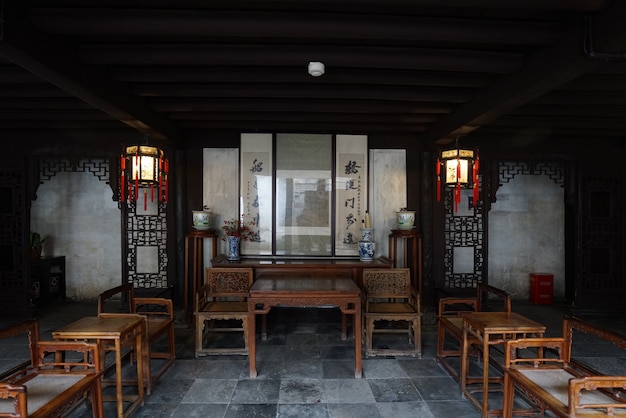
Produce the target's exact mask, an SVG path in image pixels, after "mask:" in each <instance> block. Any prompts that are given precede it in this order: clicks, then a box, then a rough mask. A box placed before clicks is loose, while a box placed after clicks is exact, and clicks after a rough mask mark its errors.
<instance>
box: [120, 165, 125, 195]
mask: <svg viewBox="0 0 626 418" xmlns="http://www.w3.org/2000/svg"><path fill="white" fill-rule="evenodd" d="M124 189H126V183H125V182H124V172H123V171H122V172H121V173H120V202H123V201H124Z"/></svg>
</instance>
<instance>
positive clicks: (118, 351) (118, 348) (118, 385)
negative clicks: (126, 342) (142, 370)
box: [115, 338, 143, 418]
mask: <svg viewBox="0 0 626 418" xmlns="http://www.w3.org/2000/svg"><path fill="white" fill-rule="evenodd" d="M142 384H143V382H141V381H139V386H141V385H142ZM115 400H116V401H117V416H118V418H124V399H123V397H122V343H121V341H120V339H119V338H116V339H115Z"/></svg>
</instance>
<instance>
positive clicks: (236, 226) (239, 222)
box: [222, 217, 255, 241]
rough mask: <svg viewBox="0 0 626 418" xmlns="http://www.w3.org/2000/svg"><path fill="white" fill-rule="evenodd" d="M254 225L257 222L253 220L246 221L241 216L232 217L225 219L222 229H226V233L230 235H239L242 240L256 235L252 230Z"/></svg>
mask: <svg viewBox="0 0 626 418" xmlns="http://www.w3.org/2000/svg"><path fill="white" fill-rule="evenodd" d="M242 218H243V217H242ZM254 225H255V223H254V222H252V221H251V222H244V221H243V219H241V218H240V219H237V218H232V219H229V220H227V221H224V225H222V231H224V234H226V236H228V237H239V238H240V239H241V240H242V241H247V240H250V239H252V237H253V236H254V231H253V230H252V227H253V226H254Z"/></svg>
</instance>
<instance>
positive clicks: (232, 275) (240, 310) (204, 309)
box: [194, 268, 254, 357]
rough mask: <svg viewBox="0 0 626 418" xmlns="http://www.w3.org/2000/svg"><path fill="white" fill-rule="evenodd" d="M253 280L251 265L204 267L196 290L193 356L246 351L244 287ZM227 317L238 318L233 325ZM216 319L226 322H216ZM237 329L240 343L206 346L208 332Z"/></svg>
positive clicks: (247, 286)
mask: <svg viewBox="0 0 626 418" xmlns="http://www.w3.org/2000/svg"><path fill="white" fill-rule="evenodd" d="M253 280H254V272H253V270H252V269H251V268H207V269H206V272H205V283H204V285H202V286H201V287H200V288H199V289H198V290H197V292H196V301H195V312H194V315H195V317H196V327H195V328H196V357H199V356H206V355H211V354H244V355H247V354H248V302H247V300H248V290H249V289H250V286H251V285H252V282H253ZM229 321H236V322H239V321H241V325H240V326H239V325H236V326H233V325H232V324H231V323H229ZM219 323H221V324H222V325H223V324H226V326H219V327H218V326H216V325H218V324H219ZM216 332H220V333H229V332H241V333H242V334H243V346H241V345H240V346H236V347H208V346H205V344H204V340H205V338H206V337H207V336H208V335H209V334H210V333H216Z"/></svg>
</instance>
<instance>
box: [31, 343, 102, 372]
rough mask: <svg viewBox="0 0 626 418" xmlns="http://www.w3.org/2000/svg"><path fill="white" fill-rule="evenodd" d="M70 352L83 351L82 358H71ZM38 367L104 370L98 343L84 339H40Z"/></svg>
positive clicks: (67, 369)
mask: <svg viewBox="0 0 626 418" xmlns="http://www.w3.org/2000/svg"><path fill="white" fill-rule="evenodd" d="M69 352H73V353H82V354H83V355H82V356H81V357H82V358H76V359H74V360H69V359H68V357H67V354H68V353H69ZM48 354H64V356H60V355H59V356H57V355H55V356H48ZM36 367H37V368H39V369H41V368H43V367H46V368H58V367H62V368H63V369H64V370H66V371H70V370H72V369H77V368H79V369H83V370H88V369H90V368H91V369H93V370H95V372H100V371H101V370H102V365H101V364H100V355H99V348H98V344H96V343H88V342H84V341H38V342H37V363H36Z"/></svg>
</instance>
